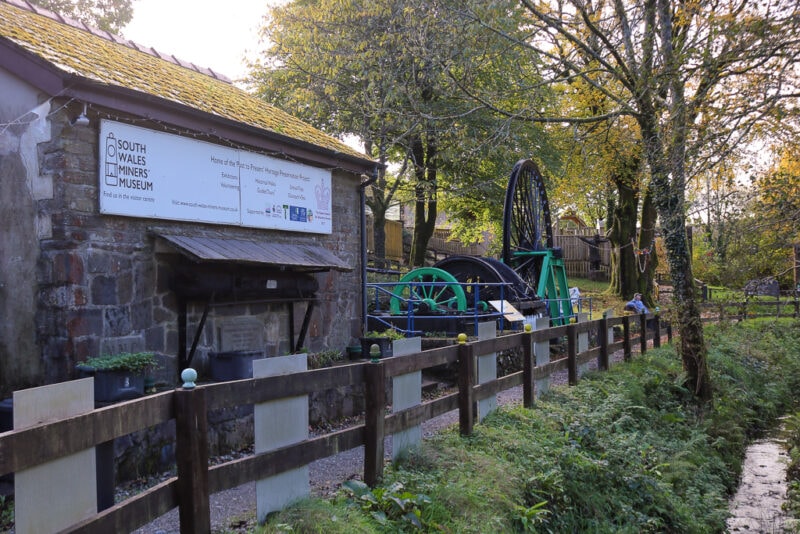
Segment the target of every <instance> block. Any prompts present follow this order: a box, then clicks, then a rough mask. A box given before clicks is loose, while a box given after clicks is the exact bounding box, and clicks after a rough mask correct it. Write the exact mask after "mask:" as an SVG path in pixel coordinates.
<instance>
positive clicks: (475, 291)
mask: <svg viewBox="0 0 800 534" xmlns="http://www.w3.org/2000/svg"><path fill="white" fill-rule="evenodd" d="M434 267H436V268H438V269H442V270H443V271H447V272H448V273H450V274H452V275H453V277H454V278H455V279H456V280H458V281H459V282H460V283H461V284H464V286H463V287H464V293H465V295H466V298H467V306H469V307H470V308H478V309H481V308H483V309H486V308H488V307H487V305H486V303H488V302H489V301H492V300H505V301H508V302H511V303H513V304H514V305H515V306H517V308H518V309H519V311H521V312H523V313H534V312H535V311H536V310H538V309H539V308H541V307H543V306H544V304H543V303H542V302H540V299H539V298H538V297H537V296H536V293H535V291H534V290H533V289H532V288H531V287H529V285H528V284H527V283H526V282H525V281H524V280H522V278H520V276H519V275H518V274H517V273H516V272H515V271H514V269H512V268H511V267H509V266H508V265H506V264H505V263H503V262H501V261H500V260H497V259H495V258H485V257H481V256H460V255H457V256H449V257H447V258H445V259H443V260H439V261H438V262H436V263H435V264H434Z"/></svg>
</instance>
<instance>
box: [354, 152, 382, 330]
mask: <svg viewBox="0 0 800 534" xmlns="http://www.w3.org/2000/svg"><path fill="white" fill-rule="evenodd" d="M361 176H362V182H361V186H360V188H359V192H360V201H361V334H362V335H363V334H364V333H366V331H367V192H366V189H367V187H369V186H370V185H372V184H373V183H375V180H377V179H378V167H377V166H376V167H375V168H374V169H373V171H372V176H371V177H369V178H367V179H366V180H364V178H366V176H365V175H363V174H362V175H361Z"/></svg>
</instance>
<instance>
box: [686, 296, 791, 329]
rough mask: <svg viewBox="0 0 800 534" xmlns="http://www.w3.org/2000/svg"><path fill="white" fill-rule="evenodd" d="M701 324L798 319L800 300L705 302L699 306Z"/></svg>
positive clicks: (789, 298)
mask: <svg viewBox="0 0 800 534" xmlns="http://www.w3.org/2000/svg"><path fill="white" fill-rule="evenodd" d="M700 308H701V310H702V320H703V322H721V321H727V320H736V321H743V320H745V319H755V318H758V317H795V318H797V317H800V298H798V296H797V295H796V294H795V295H794V296H789V297H787V298H785V299H775V300H761V299H744V300H739V301H707V302H703V303H701V304H700Z"/></svg>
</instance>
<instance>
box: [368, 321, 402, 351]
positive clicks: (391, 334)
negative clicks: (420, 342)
mask: <svg viewBox="0 0 800 534" xmlns="http://www.w3.org/2000/svg"><path fill="white" fill-rule="evenodd" d="M403 338H405V336H404V335H403V333H402V332H400V331H399V330H396V329H394V328H388V329H386V330H384V331H383V332H378V331H376V330H372V331H369V332H367V333H366V334H365V335H364V337H362V338H361V357H362V358H369V357H370V348H372V345H378V347H379V348H380V349H381V358H388V357H390V356H392V354H393V353H394V350H393V349H392V341H394V340H395V339H403Z"/></svg>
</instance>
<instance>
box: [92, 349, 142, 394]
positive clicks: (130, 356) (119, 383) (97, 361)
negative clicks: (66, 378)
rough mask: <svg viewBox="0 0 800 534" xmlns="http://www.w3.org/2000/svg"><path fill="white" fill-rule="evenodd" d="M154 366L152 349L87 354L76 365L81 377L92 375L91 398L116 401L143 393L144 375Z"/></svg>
mask: <svg viewBox="0 0 800 534" xmlns="http://www.w3.org/2000/svg"><path fill="white" fill-rule="evenodd" d="M155 367H156V357H155V354H153V353H152V352H126V353H121V354H112V355H103V356H98V357H96V358H88V359H87V360H86V361H84V362H80V363H79V364H78V366H77V368H78V372H79V374H80V375H81V376H82V377H88V376H93V377H94V401H95V402H96V403H104V402H118V401H123V400H129V399H134V398H136V397H141V396H142V395H144V383H145V375H146V374H147V372H148V371H150V370H152V369H154V368H155Z"/></svg>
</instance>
